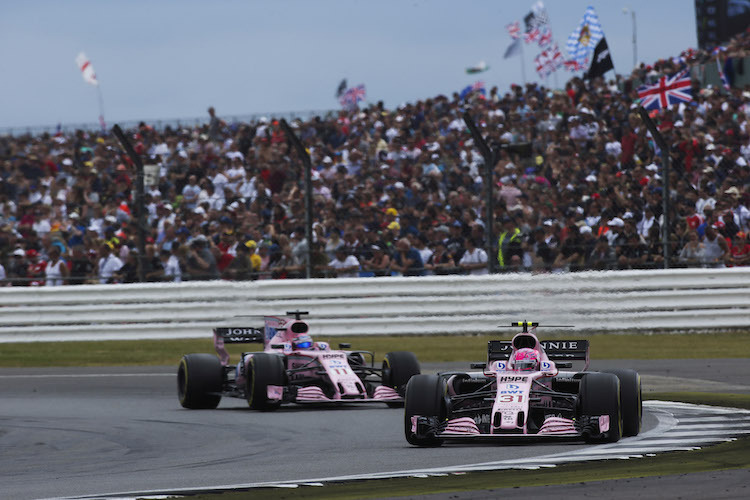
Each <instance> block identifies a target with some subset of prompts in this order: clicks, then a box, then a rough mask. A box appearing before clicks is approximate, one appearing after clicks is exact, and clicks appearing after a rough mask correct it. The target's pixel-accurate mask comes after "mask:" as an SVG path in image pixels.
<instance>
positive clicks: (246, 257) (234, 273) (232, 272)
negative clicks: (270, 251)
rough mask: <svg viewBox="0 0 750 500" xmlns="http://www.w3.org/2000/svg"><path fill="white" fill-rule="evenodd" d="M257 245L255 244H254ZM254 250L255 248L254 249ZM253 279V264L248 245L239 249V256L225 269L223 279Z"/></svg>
mask: <svg viewBox="0 0 750 500" xmlns="http://www.w3.org/2000/svg"><path fill="white" fill-rule="evenodd" d="M253 243H255V242H253ZM253 250H255V248H254V247H253ZM252 277H253V262H252V260H251V259H250V248H248V246H247V245H239V246H238V247H237V255H236V256H235V257H234V258H233V259H232V262H230V263H229V265H228V266H227V267H226V268H225V269H224V271H223V273H222V278H224V279H230V280H238V281H246V280H249V279H252Z"/></svg>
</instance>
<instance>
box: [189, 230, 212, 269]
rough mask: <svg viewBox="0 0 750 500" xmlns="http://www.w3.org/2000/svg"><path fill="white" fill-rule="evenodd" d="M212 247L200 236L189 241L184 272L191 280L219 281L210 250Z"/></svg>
mask: <svg viewBox="0 0 750 500" xmlns="http://www.w3.org/2000/svg"><path fill="white" fill-rule="evenodd" d="M213 246H214V245H213V242H212V241H211V240H209V239H208V238H206V237H205V236H204V235H202V234H199V235H198V236H196V237H195V238H193V239H192V240H190V249H189V250H188V258H187V263H186V265H187V268H186V271H187V274H188V275H189V277H190V279H191V280H215V279H219V269H218V267H217V266H216V258H215V257H214V255H213V252H212V250H211V249H212V248H213Z"/></svg>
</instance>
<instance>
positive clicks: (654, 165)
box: [0, 32, 750, 286]
mask: <svg viewBox="0 0 750 500" xmlns="http://www.w3.org/2000/svg"><path fill="white" fill-rule="evenodd" d="M727 49H728V52H727V53H728V54H731V55H732V56H734V57H743V56H748V55H750V35H749V34H748V32H746V33H744V34H742V35H739V36H737V37H735V38H734V39H733V40H732V41H731V42H730V43H729V44H728V45H727ZM707 61H708V62H709V63H710V61H712V59H711V55H710V54H708V53H705V52H702V51H686V53H683V57H681V58H675V59H669V60H664V61H658V62H656V63H654V64H653V65H651V66H647V65H645V64H642V65H641V66H640V67H639V68H636V70H634V71H633V73H632V75H631V76H630V77H627V78H623V77H618V79H617V80H615V81H609V82H607V81H605V80H602V79H594V80H592V81H583V80H581V79H580V78H573V79H571V80H570V81H569V82H568V83H567V84H566V85H565V89H564V90H559V91H556V90H551V89H547V88H544V87H542V86H540V85H538V84H536V83H530V84H527V85H524V86H520V85H513V86H512V87H511V88H510V89H508V90H507V91H506V92H502V91H500V90H499V89H497V88H492V89H491V90H490V91H489V92H488V93H487V94H486V95H483V94H480V93H478V92H475V93H472V94H469V95H468V96H467V97H465V98H463V99H462V98H461V96H459V95H458V94H457V93H454V94H453V95H451V96H445V95H439V96H435V97H432V98H428V99H424V100H421V101H418V102H415V103H409V104H405V105H402V106H399V107H398V108H397V109H390V110H389V109H386V108H385V107H384V106H383V104H382V103H378V104H373V105H370V106H367V107H364V108H362V109H350V110H343V111H340V112H338V113H331V114H330V115H329V116H326V117H315V118H313V119H310V120H306V121H303V120H294V121H293V122H292V123H291V126H292V128H293V129H294V131H295V133H296V134H297V136H298V137H299V138H300V140H301V141H302V142H303V144H304V145H305V146H306V147H307V149H308V151H309V154H310V156H311V159H312V164H313V169H314V170H313V172H312V182H313V214H312V217H313V238H312V240H313V241H312V250H311V256H312V257H311V261H312V268H313V274H314V276H316V277H335V276H339V277H342V276H392V275H404V276H413V275H425V274H456V273H461V274H483V273H487V260H488V259H495V260H496V262H497V266H496V267H497V268H498V269H499V270H500V271H501V272H566V271H579V270H586V269H597V270H603V269H648V268H661V267H663V265H664V261H663V258H664V253H663V250H664V247H663V244H662V243H663V242H662V236H661V224H662V223H663V220H664V219H663V213H662V210H663V204H662V196H663V194H664V193H663V189H662V187H663V184H662V180H663V179H662V177H661V173H662V165H661V156H660V153H661V152H659V151H657V150H655V146H654V141H653V140H652V139H651V137H650V136H649V134H648V132H647V130H646V127H645V125H644V124H643V123H642V121H641V119H640V118H639V115H638V113H637V104H638V95H637V92H636V90H635V88H636V85H637V83H639V82H649V81H653V80H654V79H656V78H658V77H659V76H661V75H662V74H665V73H671V72H673V71H675V70H676V69H677V67H678V66H679V65H681V64H686V63H687V64H688V65H691V64H692V65H698V64H704V63H706V62H707ZM464 111H469V112H470V114H471V115H472V117H473V118H474V121H475V122H476V123H477V124H478V126H479V128H480V130H481V131H482V133H483V134H485V136H486V140H487V142H489V143H490V144H493V145H495V146H497V145H518V144H523V143H530V144H531V155H530V156H523V157H522V156H519V154H516V153H514V152H513V151H514V150H513V149H512V148H511V149H506V148H504V149H502V153H501V158H500V161H498V163H497V164H496V165H494V177H493V179H492V183H493V186H492V189H493V195H494V198H495V199H494V207H495V210H494V221H493V227H494V232H493V234H491V235H488V234H487V232H486V230H485V228H486V225H487V224H486V221H485V220H484V219H485V217H486V215H485V201H484V199H485V197H484V195H483V189H484V185H483V182H484V178H483V168H484V164H483V161H484V160H483V158H482V156H481V155H480V153H479V151H478V149H477V147H476V144H474V140H473V139H472V136H471V134H470V133H469V131H468V129H467V127H466V124H465V123H464V121H463V118H462V116H463V113H464ZM651 116H652V118H653V120H654V121H655V122H656V124H657V126H658V128H659V130H660V132H661V134H662V135H663V136H664V138H665V140H666V142H667V143H668V144H669V145H670V149H669V156H670V158H671V162H670V163H671V173H670V183H669V187H670V190H669V191H670V192H669V199H670V203H671V215H670V217H669V220H670V227H669V248H670V265H671V266H673V267H676V266H703V267H724V266H744V265H748V264H750V244H749V243H748V238H747V236H746V234H747V232H748V229H750V209H749V208H750V166H749V165H748V162H750V138H749V137H750V121H749V120H750V88H737V87H735V88H732V89H731V90H729V91H726V90H724V89H723V88H721V87H718V88H717V87H714V88H701V87H700V86H699V85H698V82H697V81H696V80H694V81H693V101H692V102H690V103H683V104H680V105H675V106H672V107H671V108H667V109H661V110H659V111H656V112H652V113H651ZM127 133H128V136H129V137H130V139H131V140H132V142H133V143H134V144H135V148H136V151H137V152H138V153H139V154H141V155H143V158H144V161H145V163H147V164H154V165H157V166H158V174H157V176H156V177H157V178H158V181H156V182H155V183H151V184H149V185H147V186H146V194H145V205H146V209H147V226H148V229H147V238H146V245H145V258H144V259H142V261H143V262H144V271H143V273H144V276H145V279H146V280H147V281H181V280H194V279H232V280H247V279H281V278H295V277H304V276H305V262H306V261H305V258H306V255H307V252H308V249H307V248H308V243H307V240H306V238H305V229H304V226H305V208H304V207H305V203H304V174H303V171H302V168H303V167H302V162H301V161H300V159H299V158H298V157H297V155H296V153H295V151H294V149H293V148H292V147H291V145H290V143H289V141H287V138H286V136H285V134H284V132H283V130H282V129H281V127H280V126H279V123H278V122H277V121H276V120H275V119H273V118H271V119H266V118H261V119H259V120H257V121H255V122H252V123H226V122H224V121H223V120H222V119H221V118H220V117H219V116H218V115H217V113H216V112H215V111H214V110H213V108H210V109H209V115H208V118H207V122H206V123H205V124H204V125H201V126H194V127H175V128H170V127H166V128H164V129H162V130H157V129H155V128H153V127H151V126H149V125H148V124H146V123H142V124H141V125H140V126H139V127H138V128H137V129H133V130H129V131H127ZM0 169H1V170H0V178H1V182H0V262H2V269H0V280H1V281H0V282H1V283H2V284H3V285H13V286H30V285H32V286H33V285H48V286H54V285H62V284H82V283H129V282H136V281H138V272H137V261H138V259H137V245H136V224H135V222H136V221H135V218H134V216H135V206H134V203H135V199H136V198H135V186H134V184H135V167H134V165H133V163H132V162H131V161H130V159H129V158H128V157H127V156H126V155H125V154H124V153H123V150H122V147H121V146H120V144H119V143H118V142H117V140H116V138H115V137H114V136H112V135H111V134H108V133H92V132H85V131H78V132H76V133H74V134H63V133H58V134H55V135H52V134H44V135H38V136H31V135H22V136H6V137H1V138H0ZM488 237H489V238H490V241H491V242H492V244H493V245H494V247H495V249H494V250H493V252H492V255H489V256H488V255H487V253H486V252H485V250H484V249H485V247H486V242H487V240H486V238H488Z"/></svg>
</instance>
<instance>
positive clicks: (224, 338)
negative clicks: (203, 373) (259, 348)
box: [214, 326, 265, 366]
mask: <svg viewBox="0 0 750 500" xmlns="http://www.w3.org/2000/svg"><path fill="white" fill-rule="evenodd" d="M264 340H265V335H264V333H263V328H254V327H235V326H230V327H220V328H214V348H215V349H216V353H217V354H218V355H219V359H220V360H221V364H222V365H224V366H226V365H227V364H229V353H228V352H227V350H226V349H225V348H224V345H225V344H249V343H252V342H263V341H264Z"/></svg>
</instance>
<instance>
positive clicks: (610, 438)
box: [578, 373, 622, 443]
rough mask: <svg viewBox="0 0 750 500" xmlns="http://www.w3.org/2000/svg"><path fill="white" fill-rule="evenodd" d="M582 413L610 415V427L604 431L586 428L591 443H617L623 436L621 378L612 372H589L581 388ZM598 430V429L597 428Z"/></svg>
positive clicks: (583, 414)
mask: <svg viewBox="0 0 750 500" xmlns="http://www.w3.org/2000/svg"><path fill="white" fill-rule="evenodd" d="M578 395H579V400H580V413H581V415H582V416H584V417H601V416H607V417H609V429H608V430H607V431H605V432H603V433H600V432H593V430H592V429H587V430H584V439H586V441H587V442H589V443H595V442H607V443H615V442H617V441H619V440H620V437H621V436H622V412H621V410H620V379H618V378H617V376H616V375H613V374H611V373H587V374H586V375H584V377H583V379H581V386H580V388H579V393H578ZM597 431H598V429H597Z"/></svg>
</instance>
